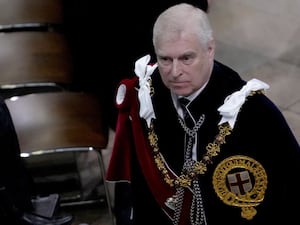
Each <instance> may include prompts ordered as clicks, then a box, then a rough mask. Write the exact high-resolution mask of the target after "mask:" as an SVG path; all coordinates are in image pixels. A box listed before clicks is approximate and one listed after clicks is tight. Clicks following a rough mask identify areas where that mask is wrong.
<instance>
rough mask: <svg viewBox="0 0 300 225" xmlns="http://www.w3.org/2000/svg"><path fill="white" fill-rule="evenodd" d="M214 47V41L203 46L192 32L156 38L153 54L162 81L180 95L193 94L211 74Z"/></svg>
mask: <svg viewBox="0 0 300 225" xmlns="http://www.w3.org/2000/svg"><path fill="white" fill-rule="evenodd" d="M214 50H215V46H214V43H213V41H212V42H211V43H210V44H209V46H208V47H203V46H201V44H200V41H199V39H198V37H197V36H196V35H192V34H185V35H181V36H177V37H175V38H172V39H161V40H159V42H158V43H157V45H156V55H157V62H158V69H159V72H160V75H161V78H162V81H163V83H164V84H165V85H166V86H167V87H168V88H169V89H170V90H171V91H172V92H174V93H175V94H177V95H180V96H188V95H190V94H192V93H194V92H195V91H197V90H198V89H199V88H201V87H202V86H203V85H204V84H205V83H206V82H207V81H208V79H209V77H210V75H211V71H212V66H213V61H214Z"/></svg>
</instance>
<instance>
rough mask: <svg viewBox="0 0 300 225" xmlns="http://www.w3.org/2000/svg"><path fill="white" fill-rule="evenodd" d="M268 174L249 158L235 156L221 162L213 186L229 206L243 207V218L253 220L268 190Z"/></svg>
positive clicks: (214, 176)
mask: <svg viewBox="0 0 300 225" xmlns="http://www.w3.org/2000/svg"><path fill="white" fill-rule="evenodd" d="M267 183H268V181H267V174H266V171H265V169H264V168H263V166H262V165H261V164H260V163H259V162H257V161H256V160H254V159H253V158H250V157H248V156H243V155H235V156H231V157H228V158H226V159H224V160H223V161H222V162H220V163H219V164H218V165H217V167H216V169H215V171H214V174H213V186H214V189H215V192H216V193H217V195H218V197H219V198H220V199H221V200H222V201H223V202H224V203H225V204H227V205H230V206H236V207H241V210H242V212H241V216H242V217H243V218H245V219H247V220H251V219H253V217H254V216H255V215H256V213H257V211H256V209H255V206H257V205H259V204H260V203H261V202H262V201H263V199H264V195H265V191H266V189H267Z"/></svg>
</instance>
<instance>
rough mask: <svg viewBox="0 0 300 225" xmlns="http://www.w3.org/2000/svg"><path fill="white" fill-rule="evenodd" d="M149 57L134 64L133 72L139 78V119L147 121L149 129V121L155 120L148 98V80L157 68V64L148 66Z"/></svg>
mask: <svg viewBox="0 0 300 225" xmlns="http://www.w3.org/2000/svg"><path fill="white" fill-rule="evenodd" d="M150 58H151V57H150V55H146V56H144V57H142V58H140V59H138V60H137V61H136V62H135V68H134V72H135V74H136V75H137V76H138V77H139V86H140V87H139V90H138V98H139V102H140V112H139V115H140V117H142V118H144V119H145V120H146V121H147V125H148V127H150V123H151V119H152V118H154V119H155V118H156V117H155V113H154V110H153V105H152V100H151V96H150V88H151V87H150V84H149V79H150V76H151V75H152V73H153V72H154V70H155V69H156V68H157V63H155V64H153V65H149V62H150Z"/></svg>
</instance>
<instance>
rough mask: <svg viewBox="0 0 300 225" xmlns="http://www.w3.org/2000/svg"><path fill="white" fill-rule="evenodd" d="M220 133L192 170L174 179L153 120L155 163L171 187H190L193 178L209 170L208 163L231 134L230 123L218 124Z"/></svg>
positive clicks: (151, 143) (150, 133) (150, 134)
mask: <svg viewBox="0 0 300 225" xmlns="http://www.w3.org/2000/svg"><path fill="white" fill-rule="evenodd" d="M218 128H219V134H218V135H216V137H215V139H214V141H213V142H212V143H209V144H208V145H207V146H206V153H205V154H204V155H203V156H202V159H201V160H200V161H197V162H196V163H195V164H194V166H193V168H192V170H191V171H190V172H186V173H185V174H183V173H182V174H181V175H180V176H179V177H177V178H176V179H172V178H171V176H170V175H169V171H168V169H167V168H166V165H165V162H164V160H163V158H162V156H161V154H160V150H159V147H158V137H157V135H156V133H155V131H154V124H153V121H152V122H151V125H150V128H149V131H148V140H149V143H150V146H151V147H152V150H153V158H154V161H155V164H156V166H157V168H158V170H159V171H160V173H161V175H162V177H163V178H164V181H165V182H166V183H167V184H168V185H169V186H170V187H174V186H175V187H190V186H191V183H192V180H193V179H196V177H197V175H203V174H205V172H206V171H207V165H209V164H212V158H213V157H215V156H217V155H218V154H219V153H220V150H221V145H222V144H224V143H225V137H226V136H227V135H229V134H231V131H232V128H231V127H230V126H229V124H228V123H224V124H221V125H219V126H218Z"/></svg>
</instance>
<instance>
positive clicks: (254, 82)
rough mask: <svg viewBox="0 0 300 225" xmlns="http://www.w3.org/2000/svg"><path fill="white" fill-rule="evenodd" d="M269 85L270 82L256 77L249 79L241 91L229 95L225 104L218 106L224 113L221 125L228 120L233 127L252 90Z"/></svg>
mask: <svg viewBox="0 0 300 225" xmlns="http://www.w3.org/2000/svg"><path fill="white" fill-rule="evenodd" d="M269 87H270V86H269V85H268V84H266V83H264V82H262V81H260V80H258V79H255V78H254V79H251V80H249V81H248V82H247V83H246V84H245V85H244V86H243V87H242V89H241V90H240V91H236V92H234V93H232V94H231V95H229V96H227V97H226V99H225V100H224V104H223V105H222V106H220V107H219V108H218V111H219V112H220V114H221V115H222V118H221V120H220V122H219V125H220V124H222V123H225V122H228V123H229V125H230V127H231V128H233V127H234V124H235V121H236V118H237V115H238V113H239V110H240V108H241V106H242V105H243V104H244V102H245V100H246V98H247V96H248V95H249V94H250V93H251V91H258V90H266V89H268V88H269Z"/></svg>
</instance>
